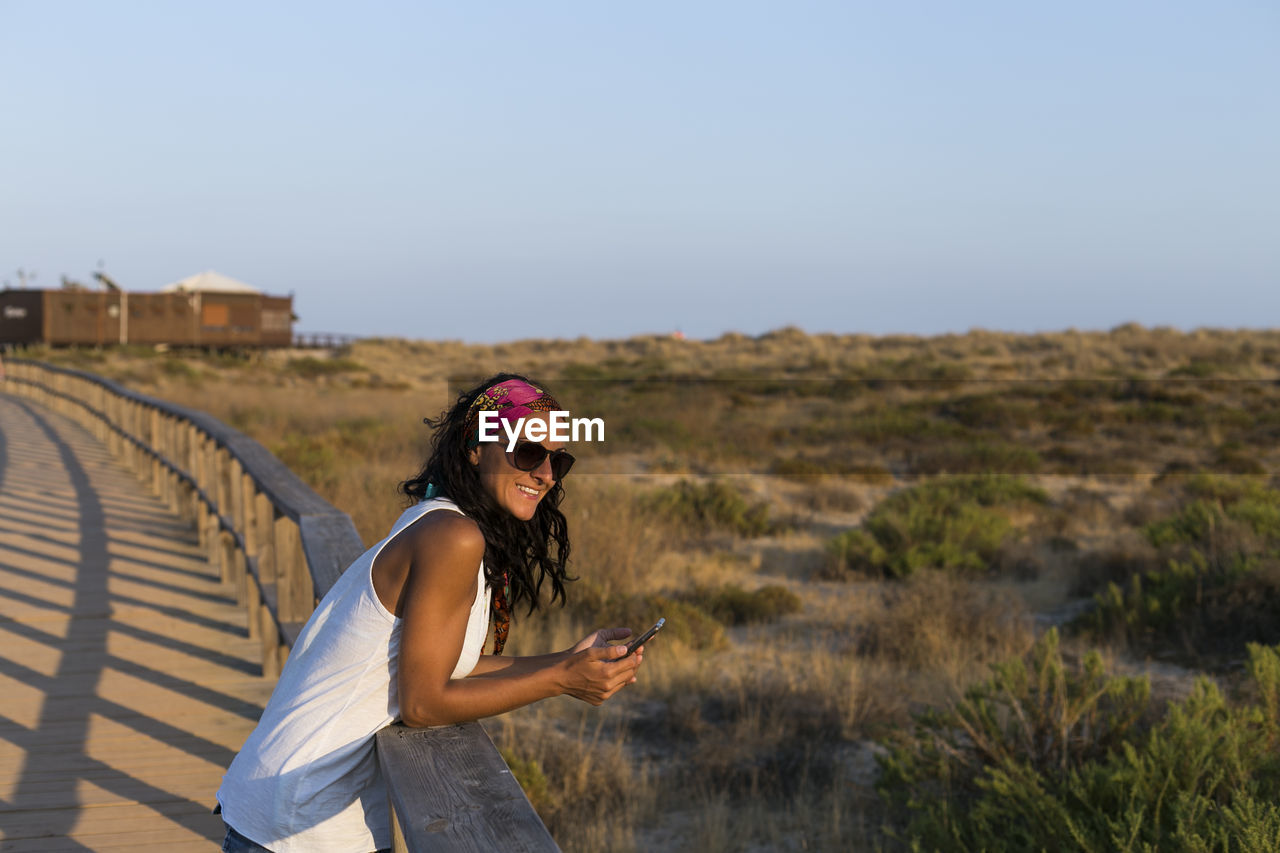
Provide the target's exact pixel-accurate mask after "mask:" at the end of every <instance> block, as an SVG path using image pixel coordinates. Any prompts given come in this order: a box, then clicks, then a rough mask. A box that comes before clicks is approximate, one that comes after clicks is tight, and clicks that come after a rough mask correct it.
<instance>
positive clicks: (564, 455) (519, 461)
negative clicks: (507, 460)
mask: <svg viewBox="0 0 1280 853" xmlns="http://www.w3.org/2000/svg"><path fill="white" fill-rule="evenodd" d="M548 454H550V455H551V476H552V477H554V478H555V479H557V480H563V479H564V475H565V474H568V473H569V469H570V468H572V467H573V454H571V453H570V452H569V451H567V450H548V449H547V448H545V447H543V446H542V445H541V444H538V443H537V442H536V441H522V442H520V443H519V444H517V445H516V449H515V450H513V451H511V454H510V456H511V464H513V465H515V466H516V467H517V468H519V469H520V470H521V471H533V470H534V469H536V468H539V467H541V465H542V460H543V459H546V458H547V455H548Z"/></svg>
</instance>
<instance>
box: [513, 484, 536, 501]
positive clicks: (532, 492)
mask: <svg viewBox="0 0 1280 853" xmlns="http://www.w3.org/2000/svg"><path fill="white" fill-rule="evenodd" d="M516 488H517V489H519V490H520V491H521V492H522V493H523V494H526V495H528V496H529V497H531V498H536V497H537V496H538V495H540V494H542V492H540V491H538V490H537V489H531V488H529V487H528V486H522V485H521V484H519V483H516Z"/></svg>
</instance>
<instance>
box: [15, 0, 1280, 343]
mask: <svg viewBox="0 0 1280 853" xmlns="http://www.w3.org/2000/svg"><path fill="white" fill-rule="evenodd" d="M0 117H2V118H0V278H3V279H4V280H7V281H9V282H10V283H11V284H14V285H16V282H17V277H16V271H17V269H18V268H19V267H22V268H24V269H26V270H28V271H30V270H35V271H36V272H37V274H38V278H37V279H36V280H35V282H34V283H35V284H36V285H37V286H45V287H54V286H57V284H58V279H59V276H60V275H62V274H66V275H69V276H71V277H73V278H77V279H81V280H84V281H88V280H89V274H90V273H91V272H92V270H93V269H94V268H96V266H97V264H98V261H99V259H102V260H104V261H105V263H106V269H107V270H108V271H109V272H110V273H111V274H112V275H114V276H115V278H116V279H118V280H119V281H120V282H121V283H122V284H124V285H125V286H126V287H129V288H130V289H137V290H151V289H155V288H158V287H160V286H162V285H164V284H165V283H167V282H170V281H173V280H176V279H179V278H182V277H185V276H187V275H190V274H193V273H196V272H199V271H202V270H205V269H215V270H218V271H219V272H222V273H225V274H227V275H230V276H233V277H235V278H239V279H242V280H244V281H247V282H249V283H252V284H255V285H257V286H260V287H262V288H264V289H266V290H268V291H271V292H288V291H293V292H295V294H296V310H297V313H298V314H299V315H300V316H301V318H302V320H301V322H300V323H299V328H301V329H304V330H313V331H321V330H324V331H337V332H351V333H358V334H383V335H400V336H408V337H420V338H462V339H466V340H471V341H496V340H505V339H512V338H523V337H532V336H538V337H576V336H578V335H588V336H592V337H616V336H624V335H629V334H634V333H641V332H664V331H670V330H672V329H675V328H677V327H679V328H681V329H683V330H684V331H685V333H686V334H688V335H690V336H693V337H710V336H715V335H718V334H720V333H721V332H724V331H728V330H737V331H741V332H745V333H748V334H758V333H760V332H763V331H766V330H768V329H771V328H777V327H779V326H783V325H787V324H794V325H798V326H800V327H801V328H804V329H806V330H809V331H815V332H817V331H836V332H872V333H884V332H915V333H922V334H930V333H935V332H941V331H964V330H966V329H969V328H971V327H975V326H979V327H985V328H991V329H1008V330H1014V331H1031V330H1041V329H1061V328H1065V327H1068V326H1076V327H1078V328H1102V329H1105V328H1109V327H1111V326H1113V325H1116V324H1119V323H1123V322H1126V321H1136V322H1139V323H1143V324H1145V325H1162V324H1168V325H1174V326H1180V327H1184V328H1191V327H1195V326H1201V325H1209V326H1226V327H1237V326H1251V327H1259V326H1267V327H1270V326H1277V325H1280V321H1278V318H1280V4H1277V3H1276V2H1275V0H1256V1H1255V2H1230V0H1228V2H1218V3H1209V2H1180V0H1173V2H1123V0H1110V2H1092V0H1085V2H1075V3H1028V2H1024V1H1022V2H1014V1H1013V0H1011V2H987V0H973V2H968V3H954V2H932V3H927V2H909V0H908V2H897V3H885V2H865V3H864V2H852V0H846V2H829V3H828V2H804V0H797V2H785V3H784V2H767V3H765V2H742V0H738V1H737V2H696V0H695V2H678V3H675V2H664V1H663V0H650V2H645V3H616V2H587V0H581V2H576V3H566V2H554V1H553V0H552V1H551V2H537V3H530V2H521V3H511V2H488V3H438V2H403V3H400V2H395V3H376V2H375V3H362V4H354V3H341V4H334V3H324V2H308V3H270V2H255V3H244V2H220V3H216V4H213V3H205V4H193V3H178V2H167V0H166V2H130V1H129V0H111V2H108V0H102V1H101V2H93V3H89V2H43V0H39V1H38V2H19V0H0Z"/></svg>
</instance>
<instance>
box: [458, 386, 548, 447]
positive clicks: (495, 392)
mask: <svg viewBox="0 0 1280 853" xmlns="http://www.w3.org/2000/svg"><path fill="white" fill-rule="evenodd" d="M559 408H560V404H559V403H557V402H556V398H555V397H552V396H551V395H550V394H548V393H547V392H546V391H543V390H542V389H541V388H537V387H535V386H533V385H530V384H529V383H528V382H525V381H524V380H523V379H508V380H507V381H505V382H499V383H498V384H497V385H491V386H490V387H488V388H486V389H485V390H484V391H481V392H480V395H479V396H478V397H476V398H475V400H474V401H472V403H471V408H470V410H469V411H468V412H467V435H468V438H467V449H471V448H473V447H476V446H478V445H479V444H480V413H481V412H497V413H498V420H501V421H518V420H520V419H521V418H527V417H528V416H529V415H531V414H533V413H534V412H554V411H557V410H558V409H559Z"/></svg>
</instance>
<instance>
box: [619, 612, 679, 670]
mask: <svg viewBox="0 0 1280 853" xmlns="http://www.w3.org/2000/svg"><path fill="white" fill-rule="evenodd" d="M665 624H667V620H666V618H665V617H664V618H662V619H659V620H658V621H657V622H655V623H654V625H653V627H652V628H650V629H649V630H648V631H645V632H644V633H643V634H641V635H640V636H639V637H637V638H636V639H634V640H632V641H631V642H630V643H627V653H626V654H625V655H623V656H622V657H621V658H614V660H622V658H629V657H631V655H633V654H634V653H635V650H636V649H638V648H640V647H641V646H643V645H644V644H645V643H647V642H648V641H649V638H650V637H652V636H653V635H654V634H656V633H658V631H659V629H661V628H662V626H663V625H665Z"/></svg>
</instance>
